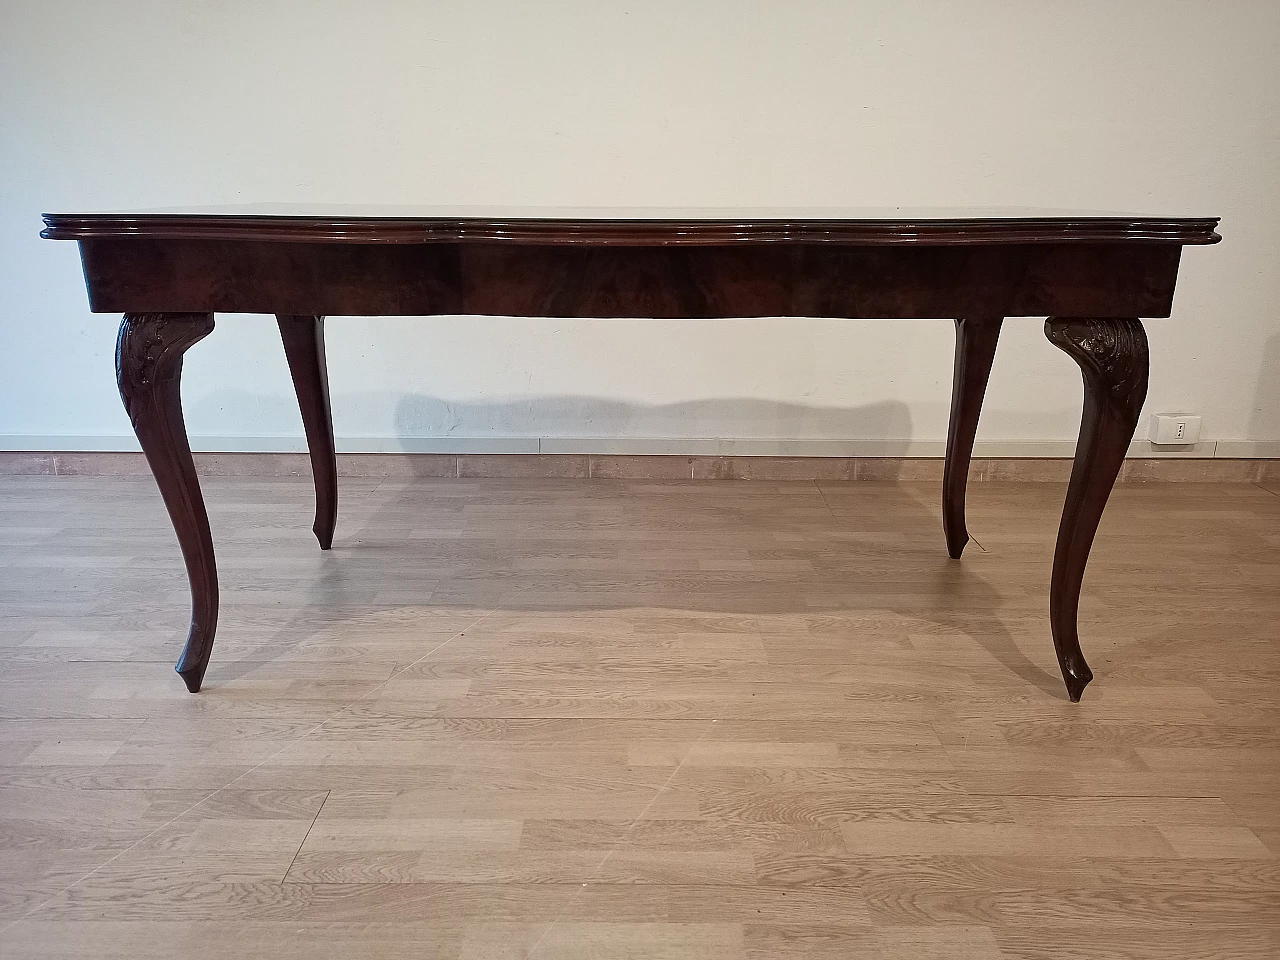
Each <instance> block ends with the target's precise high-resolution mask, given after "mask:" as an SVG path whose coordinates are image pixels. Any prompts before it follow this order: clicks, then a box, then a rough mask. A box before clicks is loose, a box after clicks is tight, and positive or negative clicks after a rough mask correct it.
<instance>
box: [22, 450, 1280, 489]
mask: <svg viewBox="0 0 1280 960" xmlns="http://www.w3.org/2000/svg"><path fill="white" fill-rule="evenodd" d="M195 459H196V467H197V469H198V470H199V472H200V474H201V475H202V476H206V477H285V476H310V474H311V463H310V461H309V459H308V457H307V455H306V454H303V453H197V454H196V455H195ZM942 465H943V461H942V458H941V457H768V456H755V457H751V456H736V457H735V456H724V457H715V456H706V457H699V456H656V455H655V456H649V455H637V454H607V455H601V454H572V453H552V454H523V453H509V454H502V453H499V454H490V453H486V454H479V453H475V454H453V453H340V454H338V472H339V474H341V475H342V476H347V477H405V478H412V477H436V478H445V477H470V478H481V477H488V478H510V479H518V478H529V479H550V478H558V479H576V480H587V479H593V480H774V481H778V480H827V481H842V480H927V481H940V480H941V479H942ZM1070 473H1071V460H1070V459H1068V458H1059V457H1002V458H979V459H975V460H974V461H973V463H972V465H971V467H970V470H969V479H970V480H972V481H986V480H997V481H1021V482H1027V481H1048V482H1055V483H1065V482H1066V480H1067V478H1068V477H1069V476H1070ZM0 475H8V476H17V475H22V476H149V475H150V470H149V468H148V467H147V462H146V459H145V458H144V457H143V456H142V454H141V453H129V452H83V451H80V452H65V453H58V452H43V451H41V452H22V451H0ZM1121 480H1123V481H1128V482H1139V483H1142V482H1181V483H1187V482H1204V483H1231V482H1236V483H1250V482H1272V481H1278V480H1280V460H1275V459H1257V460H1253V459H1243V458H1241V459H1226V458H1204V457H1189V458H1187V459H1173V458H1162V459H1145V458H1135V459H1130V460H1126V461H1125V465H1124V469H1123V471H1122V473H1121Z"/></svg>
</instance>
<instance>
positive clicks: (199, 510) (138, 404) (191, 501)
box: [116, 313, 218, 693]
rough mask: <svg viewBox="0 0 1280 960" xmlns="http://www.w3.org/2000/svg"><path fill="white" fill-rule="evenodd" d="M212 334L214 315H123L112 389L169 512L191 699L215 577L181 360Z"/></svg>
mask: <svg viewBox="0 0 1280 960" xmlns="http://www.w3.org/2000/svg"><path fill="white" fill-rule="evenodd" d="M212 330H213V314H211V313H128V314H125V317H124V320H123V321H122V322H121V324H120V336H119V339H118V340H117V341H116V382H117V383H118V384H119V385H120V398H121V399H122V400H123V401H124V408H125V410H126V411H128V413H129V419H130V420H131V421H133V432H134V433H136V434H137V435H138V442H139V443H141V444H142V452H143V453H145V454H146V455H147V463H149V464H150V465H151V472H152V473H153V474H154V475H155V478H156V484H157V486H159V487H160V495H161V496H162V497H163V498H164V505H165V506H166V507H167V508H168V510H169V519H170V520H172V521H173V529H174V532H175V533H177V535H178V544H179V546H181V547H182V559H183V560H184V561H186V565H187V579H188V580H190V582H191V629H190V631H189V632H188V634H187V645H186V646H185V647H184V648H183V650H182V656H181V657H180V658H179V659H178V665H177V668H176V669H177V671H178V673H179V674H180V675H181V676H182V679H183V681H184V682H185V683H186V685H187V689H188V690H190V691H191V692H192V693H195V692H196V691H197V690H199V689H200V682H201V681H202V680H203V679H204V671H205V668H206V667H208V665H209V654H210V653H211V652H212V651H213V634H214V631H215V630H216V629H217V626H218V571H217V568H216V567H215V565H214V561H213V537H212V536H210V534H209V517H208V515H207V514H206V513H205V509H204V498H203V497H202V496H201V495H200V481H199V479H198V478H197V476H196V467H195V463H194V462H193V461H192V459H191V446H190V444H189V443H188V442H187V428H186V425H185V424H184V423H183V421H182V397H181V384H182V355H183V354H184V353H186V351H187V348H188V347H190V346H191V345H192V344H193V343H196V342H198V341H199V340H202V339H203V338H205V337H206V336H208V335H209V333H210V331H212Z"/></svg>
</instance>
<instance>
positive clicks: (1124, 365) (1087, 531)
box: [1045, 317, 1148, 702]
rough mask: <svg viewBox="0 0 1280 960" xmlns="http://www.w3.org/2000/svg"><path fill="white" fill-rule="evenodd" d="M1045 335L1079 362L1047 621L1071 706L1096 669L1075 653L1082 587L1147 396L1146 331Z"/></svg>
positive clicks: (1068, 328)
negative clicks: (1072, 443) (1075, 430)
mask: <svg viewBox="0 0 1280 960" xmlns="http://www.w3.org/2000/svg"><path fill="white" fill-rule="evenodd" d="M1045 336H1047V337H1048V338H1049V340H1050V342H1051V343H1053V345H1054V346H1056V347H1059V348H1060V349H1062V350H1063V351H1065V352H1066V353H1067V354H1068V355H1069V356H1070V357H1071V358H1072V359H1073V360H1075V361H1076V363H1078V364H1079V365H1080V370H1081V373H1082V374H1083V376H1084V414H1083V416H1082V418H1081V421H1080V440H1079V442H1078V443H1077V445H1076V458H1075V463H1074V464H1073V465H1072V468H1071V483H1070V485H1069V486H1068V487H1067V500H1066V504H1065V505H1064V506H1063V508H1062V524H1061V526H1059V528H1058V545H1057V549H1056V550H1055V551H1054V554H1053V581H1052V583H1051V585H1050V589H1049V622H1050V626H1051V628H1052V630H1053V646H1054V649H1055V650H1056V651H1057V654H1058V664H1059V666H1061V668H1062V678H1063V680H1065V681H1066V684H1067V694H1068V696H1070V697H1071V700H1072V702H1078V701H1079V700H1080V695H1081V693H1083V692H1084V688H1085V685H1086V684H1088V682H1089V681H1090V680H1092V679H1093V672H1092V671H1091V670H1090V669H1089V665H1088V664H1087V663H1086V662H1085V659H1084V653H1083V652H1082V651H1081V650H1080V637H1079V634H1078V632H1077V624H1076V618H1077V612H1078V610H1079V606H1080V585H1081V583H1082V582H1083V581H1084V569H1085V565H1086V564H1087V563H1088V562H1089V550H1090V548H1091V547H1092V546H1093V537H1094V534H1095V533H1097V530H1098V522H1099V521H1100V520H1101V519H1102V511H1103V510H1104V509H1105V508H1106V505H1107V498H1108V497H1109V496H1110V495H1111V488H1112V487H1113V486H1114V485H1115V481H1116V477H1117V476H1119V474H1120V468H1121V466H1122V465H1123V464H1124V455H1125V453H1126V451H1127V450H1128V449H1129V441H1130V440H1132V439H1133V431H1134V429H1135V428H1136V427H1137V425H1138V414H1139V413H1140V412H1141V410H1142V404H1143V401H1144V400H1145V399H1146V396H1147V373H1148V352H1147V334H1146V331H1145V330H1144V329H1143V327H1142V321H1140V320H1109V319H1102V320H1088V319H1068V318H1058V317H1050V318H1049V320H1048V321H1046V323H1045Z"/></svg>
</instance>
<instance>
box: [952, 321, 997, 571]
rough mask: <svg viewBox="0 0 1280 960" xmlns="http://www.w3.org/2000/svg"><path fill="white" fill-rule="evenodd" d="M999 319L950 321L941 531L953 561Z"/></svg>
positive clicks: (961, 538) (960, 542)
mask: <svg viewBox="0 0 1280 960" xmlns="http://www.w3.org/2000/svg"><path fill="white" fill-rule="evenodd" d="M1003 322H1004V320H1003V318H1002V317H980V318H973V319H968V320H957V321H956V364H955V373H954V375H953V376H952V382H951V421H950V423H949V424H948V425H947V460H946V463H945V465H944V466H943V468H942V532H943V533H944V534H945V535H946V538H947V553H949V554H950V555H951V557H952V559H955V560H959V559H960V554H961V553H963V552H964V545H965V544H966V543H968V542H969V530H968V528H967V527H966V526H965V522H964V494H965V487H966V486H968V482H969V460H970V459H971V458H972V456H973V438H974V437H975V436H977V433H978V415H979V414H980V413H982V398H983V397H984V396H986V393H987V378H988V377H989V376H990V375H991V361H992V360H993V359H994V358H995V355H996V343H997V342H998V341H999V340H1000V325H1001V324H1002V323H1003Z"/></svg>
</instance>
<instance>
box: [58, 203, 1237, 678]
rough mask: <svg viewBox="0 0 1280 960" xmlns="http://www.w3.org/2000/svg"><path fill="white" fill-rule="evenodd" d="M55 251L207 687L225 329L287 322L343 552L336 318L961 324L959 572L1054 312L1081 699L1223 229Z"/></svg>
mask: <svg viewBox="0 0 1280 960" xmlns="http://www.w3.org/2000/svg"><path fill="white" fill-rule="evenodd" d="M44 221H45V229H44V232H43V233H42V234H41V236H44V237H48V238H51V239H54V240H76V241H78V242H79V244H80V254H81V259H82V260H83V263H84V276H85V282H86V284H87V286H88V289H89V304H90V307H91V308H92V309H93V310H94V311H95V312H100V313H101V312H118V313H123V314H124V320H123V322H122V323H121V324H120V333H119V339H118V341H117V345H116V377H117V380H118V382H119V385H120V396H121V397H122V398H123V399H124V405H125V409H126V410H128V412H129V418H130V419H131V420H132V421H133V428H134V431H135V432H136V433H137V435H138V440H139V442H140V443H141V444H142V449H143V451H144V452H145V453H146V456H147V460H148V462H149V463H150V465H151V470H152V472H153V473H154V474H155V478H156V482H157V483H158V484H159V487H160V492H161V494H162V495H163V497H164V502H165V506H166V507H167V508H168V510H169V516H170V517H171V518H172V520H173V526H174V529H175V531H176V532H177V535H178V542H179V543H180V544H181V546H182V555H183V558H184V559H185V561H186V566H187V575H188V577H189V579H190V581H191V596H192V614H191V629H190V632H189V634H188V636H187V643H186V647H185V648H184V649H183V651H182V656H181V658H180V659H179V660H178V665H177V670H178V673H179V674H181V676H182V679H183V680H184V681H185V682H186V685H187V688H188V689H189V690H190V691H192V692H193V693H194V692H196V691H197V690H199V689H200V683H201V681H202V680H203V678H204V673H205V668H206V667H207V666H208V663H209V655H210V653H211V652H212V649H213V636H214V630H215V628H216V626H217V620H218V578H217V570H216V568H215V566H214V558H213V540H212V537H211V536H210V534H209V521H208V518H207V516H206V514H205V508H204V499H203V497H202V496H201V493H200V483H199V480H198V478H197V476H196V471H195V466H194V464H193V463H192V459H191V448H190V446H189V445H188V442H187V433H186V426H185V424H184V423H183V419H182V405H181V401H180V380H181V376H182V356H183V354H184V353H185V352H186V351H187V349H188V348H189V347H190V346H191V345H192V344H194V343H195V342H196V341H198V340H200V339H201V338H203V337H205V336H207V335H208V334H209V332H210V331H212V330H213V314H214V313H215V312H218V311H222V312H228V313H266V314H275V315H276V317H277V320H278V322H279V326H280V335H281V337H282V339H283V341H284V349H285V354H286V355H287V357H288V361H289V369H290V371H291V373H292V375H293V382H294V386H295V388H296V390H297V395H298V402H299V405H300V406H301V408H302V421H303V424H304V426H305V429H306V434H307V443H308V446H309V448H310V452H311V465H312V468H313V472H314V476H315V487H316V520H315V527H314V530H315V534H316V537H317V538H318V539H319V541H320V547H321V549H328V548H329V546H330V544H331V542H332V540H333V528H334V524H335V522H336V519H337V508H338V493H337V487H338V479H337V466H336V462H335V456H334V444H333V426H332V423H331V420H330V413H329V387H328V374H327V371H326V367H325V354H324V326H323V324H324V317H325V316H326V315H327V316H335V315H354V316H403V315H411V316H418V315H431V314H436V315H439V314H446V315H452V314H473V315H475V314H479V315H499V316H528V317H664V318H665V317H677V318H678V317H691V318H692V317H849V318H858V317H866V318H886V319H890V318H892V319H908V318H938V317H941V318H955V325H956V357H955V374H954V387H953V394H952V399H951V422H950V426H949V428H948V431H947V459H946V466H945V470H944V474H943V482H942V487H943V490H942V508H943V512H942V519H943V529H944V532H945V534H946V540H947V550H948V552H949V553H950V555H951V556H952V557H956V558H958V557H959V556H960V553H961V551H962V550H963V549H964V545H965V544H966V543H967V542H968V539H969V535H968V533H967V531H966V529H965V521H964V499H965V483H966V480H967V476H968V471H969V458H970V455H971V453H972V450H973V439H974V433H975V431H976V430H977V425H978V413H979V411H980V409H981V407H982V398H983V395H984V393H985V392H986V385H987V376H988V374H989V372H990V370H991V360H992V357H993V356H994V355H995V349H996V341H997V339H998V338H999V335H1000V325H1001V323H1002V321H1003V319H1004V318H1005V317H1025V316H1033V317H1034V316H1043V317H1048V318H1049V319H1048V320H1047V321H1046V323H1045V334H1046V335H1047V336H1048V338H1049V340H1050V341H1051V342H1052V343H1053V344H1054V345H1056V346H1058V347H1060V348H1061V349H1062V350H1064V351H1065V352H1066V353H1067V354H1068V355H1069V356H1071V358H1072V359H1074V360H1075V361H1076V363H1077V364H1079V366H1080V369H1081V371H1082V372H1083V375H1084V416H1083V419H1082V421H1081V425H1080V439H1079V443H1078V445H1077V447H1076V457H1075V463H1074V465H1073V467H1072V471H1071V482H1070V485H1069V487H1068V488H1067V498H1066V505H1065V507H1064V508H1063V512H1062V524H1061V526H1060V528H1059V530H1058V543H1057V549H1056V551H1055V553H1054V558H1053V576H1052V581H1051V584H1050V588H1049V623H1050V627H1051V629H1052V632H1053V644H1054V648H1055V650H1056V651H1057V654H1058V663H1059V664H1060V665H1061V667H1062V676H1063V679H1064V680H1065V681H1066V685H1067V693H1068V694H1069V695H1070V697H1071V699H1072V700H1073V701H1078V700H1079V699H1080V694H1081V692H1082V691H1083V690H1084V688H1085V685H1086V684H1087V683H1088V682H1089V681H1090V680H1092V679H1093V673H1092V672H1091V671H1090V669H1089V666H1088V664H1087V663H1086V662H1085V659H1084V655H1083V654H1082V653H1081V651H1080V642H1079V639H1078V637H1077V633H1076V610H1077V606H1078V604H1079V599H1080V585H1081V581H1082V580H1083V578H1084V570H1085V564H1086V562H1087V561H1088V559H1089V549H1090V547H1091V546H1092V544H1093V537H1094V533H1095V532H1096V531H1097V528H1098V521H1099V520H1100V518H1101V517H1102V511H1103V508H1104V507H1105V506H1106V503H1107V497H1108V496H1109V495H1110V492H1111V488H1112V486H1113V484H1114V483H1115V479H1116V476H1117V474H1118V473H1119V470H1120V467H1121V464H1122V462H1123V460H1124V455H1125V451H1126V449H1127V448H1128V445H1129V441H1130V440H1131V439H1132V438H1133V432H1134V428H1135V426H1136V425H1137V419H1138V413H1139V410H1140V409H1141V407H1142V403H1143V400H1144V398H1145V397H1146V392H1147V337H1146V333H1145V331H1144V329H1143V326H1142V322H1141V320H1140V319H1138V318H1139V317H1167V316H1168V315H1169V311H1170V308H1171V306H1172V303H1173V289H1174V284H1175V282H1176V280H1177V277H1178V261H1179V258H1180V256H1181V254H1182V247H1183V246H1184V245H1186V244H1207V243H1215V242H1217V241H1218V240H1219V239H1220V238H1219V236H1218V235H1217V233H1215V227H1216V225H1217V223H1218V220H1217V219H1216V218H1200V219H1186V218H1167V217H1137V216H1102V215H1087V214H1062V213H1054V212H1032V211H1018V212H1017V214H1016V215H999V214H997V213H994V212H992V213H982V214H979V213H978V212H976V211H968V212H950V213H941V212H910V213H903V212H895V211H888V212H883V213H879V212H877V213H871V212H859V213H858V214H856V215H851V216H834V217H833V216H831V215H830V214H829V213H828V214H826V215H816V216H815V215H810V214H805V213H796V212H785V211H762V212H758V213H756V212H752V213H746V214H744V213H741V212H739V213H734V214H730V213H726V212H716V211H654V210H640V211H634V210H633V211H625V212H623V211H617V212H611V211H592V210H586V211H576V212H575V211H556V212H554V213H553V214H547V213H546V212H538V213H535V212H529V213H520V214H518V215H513V214H511V213H510V212H506V213H503V214H496V213H495V212H494V211H492V210H483V209H480V210H475V209H472V210H456V211H449V210H439V209H436V210H431V211H424V212H415V211H408V210H398V211H397V210H393V211H390V215H388V212H387V211H381V212H372V211H360V212H358V213H352V212H350V211H338V210H334V211H330V212H325V211H323V210H320V209H315V208H313V209H310V210H307V211H284V212H282V211H281V210H279V209H278V208H268V207H258V208H253V207H250V208H236V209H222V210H208V211H203V212H201V211H197V210H189V211H180V212H157V213H113V214H49V215H46V216H45V218H44Z"/></svg>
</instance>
